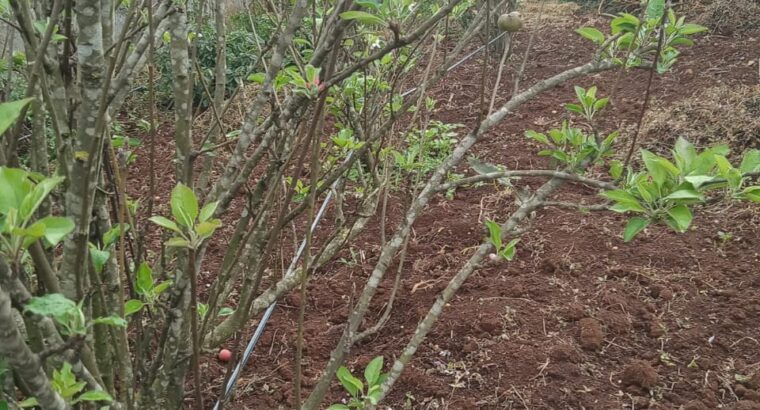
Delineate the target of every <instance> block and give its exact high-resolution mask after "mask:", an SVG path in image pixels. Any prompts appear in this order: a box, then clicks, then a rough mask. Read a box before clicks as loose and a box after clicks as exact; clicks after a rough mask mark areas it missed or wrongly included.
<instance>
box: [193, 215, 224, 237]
mask: <svg viewBox="0 0 760 410" xmlns="http://www.w3.org/2000/svg"><path fill="white" fill-rule="evenodd" d="M221 225H222V221H221V220H220V219H211V220H209V221H205V222H201V223H199V224H198V225H197V226H196V227H195V233H197V234H198V236H200V237H201V238H208V237H210V236H211V235H212V234H213V233H214V231H215V230H216V228H218V227H220V226H221Z"/></svg>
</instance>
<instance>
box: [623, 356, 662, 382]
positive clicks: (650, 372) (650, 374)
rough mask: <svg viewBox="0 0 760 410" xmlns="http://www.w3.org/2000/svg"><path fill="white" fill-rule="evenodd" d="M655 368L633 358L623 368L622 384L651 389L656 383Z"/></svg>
mask: <svg viewBox="0 0 760 410" xmlns="http://www.w3.org/2000/svg"><path fill="white" fill-rule="evenodd" d="M658 377H659V376H658V374H657V370H655V369H654V367H652V365H650V364H649V363H647V362H645V361H643V360H634V361H633V362H631V363H630V364H629V365H628V366H626V367H625V368H624V369H623V375H622V376H621V382H622V384H623V386H637V387H641V388H643V389H651V388H653V387H654V386H655V385H656V384H657V379H658Z"/></svg>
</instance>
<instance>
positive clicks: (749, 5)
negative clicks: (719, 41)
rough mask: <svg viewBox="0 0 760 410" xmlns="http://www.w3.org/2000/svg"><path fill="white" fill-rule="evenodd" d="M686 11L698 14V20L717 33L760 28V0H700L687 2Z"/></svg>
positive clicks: (739, 31)
mask: <svg viewBox="0 0 760 410" xmlns="http://www.w3.org/2000/svg"><path fill="white" fill-rule="evenodd" d="M685 6H686V11H687V12H688V13H689V14H693V15H696V16H697V17H696V22H697V23H699V24H702V25H704V26H707V27H709V28H710V30H712V31H713V32H715V33H719V34H726V35H730V34H732V33H745V32H748V31H752V30H756V29H758V28H760V18H758V16H760V1H758V0H709V1H706V0H700V1H689V2H686V3H685Z"/></svg>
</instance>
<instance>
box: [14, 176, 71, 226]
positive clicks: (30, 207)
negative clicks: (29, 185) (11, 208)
mask: <svg viewBox="0 0 760 410" xmlns="http://www.w3.org/2000/svg"><path fill="white" fill-rule="evenodd" d="M61 181H63V177H52V178H45V179H43V180H42V181H40V182H39V183H38V184H37V185H35V186H34V188H33V189H32V192H30V193H28V194H27V195H26V196H25V197H24V199H23V200H22V201H21V205H20V206H19V208H18V215H19V218H21V220H22V221H28V220H29V218H31V216H32V215H33V214H34V212H35V211H37V208H39V206H40V205H41V204H42V201H44V200H45V198H46V197H47V196H48V194H50V192H51V191H53V189H54V188H55V187H56V185H58V184H59V183H61Z"/></svg>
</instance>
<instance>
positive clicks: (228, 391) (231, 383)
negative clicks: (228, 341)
mask: <svg viewBox="0 0 760 410" xmlns="http://www.w3.org/2000/svg"><path fill="white" fill-rule="evenodd" d="M505 34H506V32H503V33H501V34H499V35H498V36H496V37H494V38H493V39H491V41H489V42H488V44H485V45H482V46H480V47H478V48H477V49H476V50H475V51H473V52H471V53H470V54H467V55H466V56H464V57H463V58H462V59H461V60H459V61H457V62H456V63H454V64H453V65H452V66H451V67H449V68H448V69H447V70H446V71H447V72H448V71H451V70H453V69H455V68H457V67H459V66H460V65H462V63H464V62H465V61H467V60H469V59H470V58H472V57H473V56H474V55H475V54H477V53H479V52H481V51H483V50H484V49H485V48H486V47H487V46H490V45H491V44H493V43H494V42H496V41H497V40H498V39H500V38H502V37H503V36H504V35H505ZM415 91H417V87H414V88H412V89H410V90H407V91H405V92H404V93H402V94H401V97H406V96H408V95H409V94H411V93H413V92H415ZM349 155H350V154H349ZM339 181H340V179H338V180H336V181H335V182H334V183H333V186H336V184H337V183H338V182H339ZM332 193H333V191H332V190H331V191H330V192H328V193H327V196H326V197H325V201H324V202H323V203H322V206H321V207H320V208H319V212H318V213H317V216H316V218H314V222H313V223H312V226H311V229H312V230H314V229H316V227H317V225H318V224H319V221H320V220H321V219H322V215H324V212H325V210H326V209H327V206H328V205H329V204H330V200H331V199H332ZM305 246H306V239H304V240H303V241H302V242H301V246H299V248H298V251H297V252H296V254H295V256H294V257H293V260H292V261H291V262H290V266H289V267H288V271H287V272H286V273H285V276H286V277H287V276H290V275H293V274H294V272H295V267H296V264H297V263H298V260H299V259H300V258H301V254H302V253H303V250H304V247H305ZM275 306H277V301H274V302H272V304H271V305H269V307H268V308H267V310H266V311H265V312H264V315H263V316H262V317H261V320H260V321H259V324H258V326H257V327H256V331H255V332H253V336H251V340H250V341H249V342H248V345H247V346H246V348H245V351H244V352H243V357H242V358H241V359H240V361H239V362H238V364H237V365H236V366H235V369H234V370H233V371H232V375H231V376H230V378H229V380H228V381H227V386H225V388H224V394H222V396H221V397H220V398H218V399H217V401H216V403H215V404H214V410H218V409H219V408H220V407H221V405H222V403H223V402H226V401H227V400H229V398H230V396H232V392H233V391H234V390H235V384H236V383H237V380H238V377H240V373H241V371H242V370H243V368H244V367H245V365H246V364H247V363H248V360H249V359H250V358H251V355H252V354H253V349H255V348H256V344H257V343H258V342H259V339H260V338H261V335H262V334H263V333H264V329H265V328H266V326H267V323H268V322H269V319H270V318H271V317H272V312H274V308H275Z"/></svg>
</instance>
